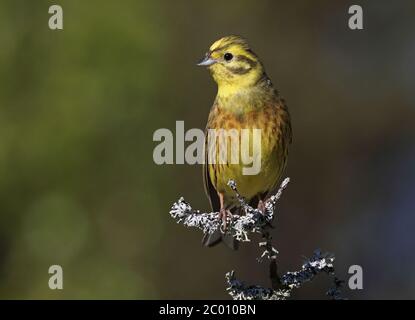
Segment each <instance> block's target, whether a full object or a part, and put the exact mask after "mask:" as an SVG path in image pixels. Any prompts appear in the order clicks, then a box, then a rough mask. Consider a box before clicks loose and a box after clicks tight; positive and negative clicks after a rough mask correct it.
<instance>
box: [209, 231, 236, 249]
mask: <svg viewBox="0 0 415 320" xmlns="http://www.w3.org/2000/svg"><path fill="white" fill-rule="evenodd" d="M222 241H223V243H224V244H225V245H226V246H227V247H229V248H230V249H232V250H238V247H239V241H238V240H236V239H235V238H234V237H232V235H230V234H223V233H222V232H221V231H220V230H219V229H218V230H215V232H213V233H211V234H207V233H206V234H205V235H204V236H203V239H202V244H203V245H204V246H205V247H214V246H216V245H217V244H219V243H221V242H222Z"/></svg>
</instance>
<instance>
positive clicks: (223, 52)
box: [198, 36, 264, 92]
mask: <svg viewBox="0 0 415 320" xmlns="http://www.w3.org/2000/svg"><path fill="white" fill-rule="evenodd" d="M198 65H199V66H206V67H208V69H209V71H210V72H211V74H212V77H213V79H214V80H215V81H216V83H217V84H218V87H219V90H222V91H232V92H233V91H236V90H238V89H243V88H246V87H249V86H253V85H254V84H255V83H256V82H257V81H258V79H259V78H261V76H262V75H263V73H264V70H263V66H262V63H261V62H260V61H259V59H258V57H257V55H256V54H255V53H254V52H253V51H252V50H251V49H250V48H249V46H248V43H247V42H246V40H245V39H243V38H242V37H240V36H227V37H224V38H221V39H219V40H217V41H216V42H214V43H213V44H212V46H211V47H210V48H209V51H208V52H207V53H206V55H205V56H204V58H203V59H202V60H201V61H200V62H199V63H198Z"/></svg>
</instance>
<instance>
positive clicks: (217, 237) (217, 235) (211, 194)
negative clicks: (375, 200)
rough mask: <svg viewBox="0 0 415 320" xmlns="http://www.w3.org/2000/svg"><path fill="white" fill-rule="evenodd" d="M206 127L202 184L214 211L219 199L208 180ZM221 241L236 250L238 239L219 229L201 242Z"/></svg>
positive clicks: (207, 245)
mask: <svg viewBox="0 0 415 320" xmlns="http://www.w3.org/2000/svg"><path fill="white" fill-rule="evenodd" d="M207 133H208V128H206V130H205V163H204V164H203V184H204V187H205V193H206V195H207V197H208V199H209V202H210V206H211V208H212V210H213V211H214V212H218V211H219V210H220V200H219V196H218V193H217V192H216V189H215V187H214V186H213V184H212V181H211V180H210V175H209V168H208V154H209V150H208V145H207V143H208V136H207ZM221 241H223V242H224V243H225V244H226V245H227V246H228V247H229V248H231V249H232V250H236V249H237V248H238V241H236V239H235V238H234V237H232V236H231V235H229V234H223V233H222V232H221V231H220V230H219V229H218V230H216V231H215V232H214V233H212V234H205V235H204V236H203V239H202V244H203V245H204V246H205V247H213V246H215V245H217V244H219V243H220V242H221Z"/></svg>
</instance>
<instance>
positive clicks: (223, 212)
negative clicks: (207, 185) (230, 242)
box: [218, 192, 231, 233]
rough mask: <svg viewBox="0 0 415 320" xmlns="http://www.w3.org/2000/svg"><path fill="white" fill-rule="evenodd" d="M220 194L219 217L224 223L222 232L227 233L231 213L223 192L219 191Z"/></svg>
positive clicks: (221, 228)
mask: <svg viewBox="0 0 415 320" xmlns="http://www.w3.org/2000/svg"><path fill="white" fill-rule="evenodd" d="M218 196H219V202H220V211H219V219H222V225H221V227H220V231H221V232H222V233H226V228H227V224H228V216H230V215H231V213H230V211H229V210H226V209H225V205H224V200H223V198H224V196H223V193H220V192H218Z"/></svg>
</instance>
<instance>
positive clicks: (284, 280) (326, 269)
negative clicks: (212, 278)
mask: <svg viewBox="0 0 415 320" xmlns="http://www.w3.org/2000/svg"><path fill="white" fill-rule="evenodd" d="M289 181H290V179H289V178H286V179H285V180H284V181H283V182H282V183H281V186H280V188H279V189H278V191H277V193H276V194H275V195H273V196H271V197H270V198H268V199H267V201H265V203H264V208H265V210H264V212H262V211H261V210H259V209H258V208H253V207H251V206H250V205H249V204H248V203H247V202H246V200H245V199H244V198H243V197H242V196H241V195H240V194H239V193H238V190H237V186H236V184H235V182H234V181H232V180H230V181H229V183H228V185H229V186H230V188H231V189H232V190H233V191H234V192H235V195H236V198H237V199H238V201H239V203H240V207H241V208H242V209H243V210H241V211H242V212H244V214H243V215H238V214H232V215H230V216H229V217H228V218H227V219H228V221H227V223H226V225H227V227H226V231H225V232H227V233H229V234H231V235H232V236H233V237H235V238H236V239H237V240H238V241H241V242H246V241H250V237H249V236H250V233H259V234H261V236H262V241H261V242H260V243H259V247H260V248H261V249H263V252H262V254H261V256H260V257H259V258H258V262H263V261H264V260H268V261H269V264H270V265H269V277H270V280H271V288H263V287H261V286H257V285H246V284H245V283H244V282H243V281H240V280H237V279H236V278H235V272H234V271H231V272H228V273H227V274H226V281H227V284H228V288H227V291H228V293H229V294H230V296H231V297H232V298H233V299H235V300H285V299H287V298H289V297H290V296H291V294H292V290H293V289H298V288H299V287H301V286H302V285H303V284H304V283H305V282H308V281H311V280H312V279H313V278H314V277H315V276H316V275H317V274H320V273H326V274H328V275H330V276H331V277H332V278H333V282H334V286H333V288H330V289H329V290H328V291H327V295H328V296H330V297H331V298H333V299H340V298H341V297H340V287H341V285H342V281H340V280H339V279H337V277H336V276H335V273H334V256H333V255H330V254H327V253H326V254H322V253H321V252H320V250H316V251H315V252H314V254H313V256H312V257H311V258H310V259H308V260H307V261H305V262H304V264H303V265H302V267H301V269H300V270H298V271H293V272H286V273H285V274H283V275H282V276H279V275H278V270H277V254H278V251H277V249H276V248H274V246H273V245H272V237H271V234H270V229H271V228H273V227H272V222H273V221H274V218H275V212H276V204H277V202H278V200H279V199H280V198H281V195H282V192H283V191H284V189H285V188H286V187H287V185H288V183H289ZM170 215H171V216H172V217H173V218H174V219H175V220H176V222H177V223H182V224H183V225H184V226H186V227H195V228H199V229H201V230H202V231H203V232H204V233H209V234H211V233H213V232H215V231H216V230H217V229H218V228H221V225H222V219H221V218H220V213H219V212H209V213H201V212H200V211H199V210H193V209H192V207H191V206H190V204H188V203H187V202H185V201H184V199H183V198H180V199H179V201H177V202H176V203H174V204H173V206H172V208H171V210H170Z"/></svg>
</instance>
